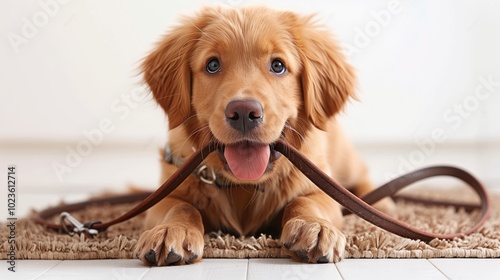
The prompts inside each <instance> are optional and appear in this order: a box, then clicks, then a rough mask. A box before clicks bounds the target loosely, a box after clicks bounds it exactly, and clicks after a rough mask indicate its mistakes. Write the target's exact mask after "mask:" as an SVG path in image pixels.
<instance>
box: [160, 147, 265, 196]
mask: <svg viewBox="0 0 500 280" xmlns="http://www.w3.org/2000/svg"><path fill="white" fill-rule="evenodd" d="M193 151H195V148H194V147H193ZM163 160H164V161H165V162H166V163H169V164H173V165H175V166H176V167H177V168H180V167H181V166H182V165H183V164H184V163H185V162H186V159H185V158H182V157H177V156H175V155H174V153H173V152H172V149H171V148H170V145H169V144H168V143H167V144H165V149H164V152H163ZM191 175H192V176H195V177H196V178H198V179H199V180H200V181H202V182H203V183H205V184H208V185H214V186H216V187H218V188H221V189H226V188H230V187H231V186H232V184H228V183H227V182H229V180H228V179H226V178H225V177H224V176H223V175H222V174H220V173H215V171H214V169H213V168H212V167H210V166H208V165H206V164H200V166H198V167H197V168H196V169H195V170H194V171H193V173H191ZM251 186H252V187H253V188H255V189H256V190H258V191H259V192H264V189H263V188H262V187H261V186H259V185H251Z"/></svg>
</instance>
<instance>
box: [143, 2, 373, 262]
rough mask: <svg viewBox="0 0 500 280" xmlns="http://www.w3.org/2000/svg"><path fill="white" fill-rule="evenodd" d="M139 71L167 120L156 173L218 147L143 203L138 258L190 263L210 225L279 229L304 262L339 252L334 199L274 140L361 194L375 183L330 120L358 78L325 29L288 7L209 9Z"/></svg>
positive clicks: (175, 32)
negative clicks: (154, 200) (148, 205)
mask: <svg viewBox="0 0 500 280" xmlns="http://www.w3.org/2000/svg"><path fill="white" fill-rule="evenodd" d="M142 69H143V72H144V79H145V81H146V82H147V84H148V85H149V87H150V89H151V91H152V93H153V96H154V98H155V99H156V101H157V102H158V104H159V105H160V106H161V107H162V108H163V109H164V110H165V113H166V114H167V115H168V120H169V128H170V131H169V134H168V135H169V146H170V147H171V150H172V154H171V155H169V156H168V158H169V159H168V160H167V161H168V162H165V163H163V165H164V166H163V169H164V176H163V178H162V180H165V179H166V178H167V177H168V176H170V175H171V174H172V172H173V170H175V168H176V166H179V165H181V164H182V161H183V160H184V159H186V158H187V157H189V155H190V154H192V153H193V151H194V150H197V149H200V148H201V147H202V146H204V145H206V144H207V143H208V142H210V141H215V142H216V143H217V144H218V147H219V148H218V152H216V153H212V154H211V155H210V156H208V157H207V158H206V160H205V161H204V163H203V166H202V167H201V168H199V169H198V170H197V172H195V173H193V174H192V176H190V177H189V178H188V179H187V180H186V181H185V182H184V183H183V184H182V185H181V186H180V187H178V188H177V189H176V190H175V191H174V192H172V193H171V194H170V195H169V196H168V197H167V198H165V199H164V200H162V201H161V202H160V203H158V204H157V205H156V206H155V207H153V208H152V209H150V210H149V212H148V214H147V217H146V220H145V227H146V229H147V230H146V231H145V232H144V233H143V234H142V236H141V237H140V240H139V241H138V244H137V247H136V255H137V257H138V258H139V259H140V260H141V261H142V262H143V263H144V264H145V265H176V264H188V263H193V262H195V261H197V260H199V259H200V258H201V257H202V255H203V246H204V241H203V234H204V233H205V232H210V231H217V230H222V231H224V232H229V233H232V234H235V235H245V236H248V235H257V234H260V233H266V234H271V235H274V236H276V237H279V238H280V240H281V242H282V243H283V245H284V246H285V247H286V248H288V249H289V250H290V252H291V254H292V255H294V256H295V258H296V259H298V260H301V261H304V262H311V263H323V262H336V261H339V260H340V259H341V258H342V256H343V254H344V249H345V242H346V239H345V237H344V235H343V234H342V232H341V228H342V215H341V207H340V206H339V205H338V204H337V202H335V201H334V200H333V199H331V198H330V197H329V196H327V195H326V194H325V193H323V192H322V191H321V190H319V189H318V188H317V187H316V186H315V185H314V184H312V183H311V182H310V181H309V180H308V179H307V178H306V177H305V176H304V175H303V174H302V173H301V172H300V171H298V170H297V169H296V168H295V167H294V166H293V165H292V164H291V163H290V162H289V161H288V160H287V159H286V158H285V157H280V154H279V153H278V152H276V151H275V150H274V149H273V143H275V142H276V141H277V140H278V139H280V138H281V139H284V140H285V141H287V142H288V143H289V144H291V145H293V146H294V147H296V148H297V149H299V150H300V151H301V152H302V153H304V154H305V155H306V156H307V157H308V158H310V159H311V160H312V161H313V162H314V163H315V164H316V165H317V166H318V167H320V168H321V169H322V170H323V171H324V172H326V173H327V174H329V175H330V176H332V177H333V178H335V179H336V180H337V181H339V182H341V183H342V184H344V185H345V186H348V187H352V188H353V191H354V192H355V193H356V194H357V195H363V194H365V193H367V192H369V191H371V190H372V189H373V185H372V183H371V182H370V179H369V178H368V177H367V170H366V168H365V166H364V164H363V162H362V161H361V160H360V159H359V157H358V155H357V154H356V152H355V150H354V149H353V147H352V146H351V144H350V142H349V141H347V140H346V139H345V138H344V136H343V134H342V132H341V130H340V129H339V126H338V124H337V123H336V122H335V120H334V117H335V115H336V114H337V113H338V112H339V111H341V109H342V107H343V106H344V104H345V103H346V102H347V101H348V100H349V99H350V98H351V97H353V96H354V94H355V92H354V91H355V75H354V72H353V69H352V67H351V66H350V65H349V64H348V63H347V62H346V60H345V58H344V56H343V55H342V54H341V51H340V49H339V46H338V44H337V43H336V42H335V41H334V40H333V39H332V37H331V35H330V34H329V33H328V32H327V31H325V30H324V29H322V28H321V27H319V26H317V25H316V24H315V23H314V21H313V20H312V19H311V17H310V16H308V17H304V16H300V15H297V14H295V13H292V12H280V11H274V10H271V9H268V8H264V7H250V8H242V9H225V8H204V9H203V10H202V11H201V12H200V13H199V14H197V15H196V16H194V17H189V18H185V19H184V20H183V21H182V23H181V24H180V25H179V26H177V27H175V28H174V29H172V30H171V31H170V32H169V33H168V34H167V35H166V36H165V37H164V38H163V39H162V40H161V41H160V43H159V44H158V46H157V47H156V49H155V50H154V51H153V52H152V53H151V54H150V55H149V56H148V57H147V58H146V59H145V61H144V64H143V68H142Z"/></svg>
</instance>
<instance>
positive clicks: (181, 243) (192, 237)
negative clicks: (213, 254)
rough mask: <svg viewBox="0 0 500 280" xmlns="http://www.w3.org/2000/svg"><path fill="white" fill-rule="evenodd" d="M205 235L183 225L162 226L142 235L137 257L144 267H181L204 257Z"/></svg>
mask: <svg viewBox="0 0 500 280" xmlns="http://www.w3.org/2000/svg"><path fill="white" fill-rule="evenodd" d="M203 246H204V240H203V234H202V233H201V232H200V231H199V230H197V229H192V228H189V227H188V226H186V225H183V224H168V225H167V224H162V225H158V226H156V227H154V228H152V229H150V230H147V231H145V232H144V233H142V235H141V237H140V238H139V241H138V242H137V246H136V249H135V255H136V257H137V258H138V259H140V260H141V261H142V263H143V264H144V265H149V266H151V265H158V266H164V265H180V264H190V263H193V262H196V261H198V260H199V259H200V258H201V256H202V255H203Z"/></svg>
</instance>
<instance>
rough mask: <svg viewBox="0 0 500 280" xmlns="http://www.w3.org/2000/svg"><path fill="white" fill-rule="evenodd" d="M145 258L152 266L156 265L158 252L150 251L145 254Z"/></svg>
mask: <svg viewBox="0 0 500 280" xmlns="http://www.w3.org/2000/svg"><path fill="white" fill-rule="evenodd" d="M144 258H145V259H146V260H147V261H148V262H149V263H151V264H156V251H155V250H154V249H149V251H147V252H146V254H144Z"/></svg>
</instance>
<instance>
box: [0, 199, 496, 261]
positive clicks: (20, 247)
mask: <svg viewBox="0 0 500 280" xmlns="http://www.w3.org/2000/svg"><path fill="white" fill-rule="evenodd" d="M431 192H432V196H440V197H451V198H456V199H455V201H457V200H460V201H464V200H465V201H470V200H473V201H474V195H473V194H468V193H467V192H464V191H462V190H460V191H457V190H448V191H446V192H444V191H440V192H437V191H435V190H433V191H419V192H418V195H419V196H429V195H430V193H431ZM492 204H493V212H492V215H491V217H490V219H489V221H488V222H487V223H486V224H485V225H484V227H483V228H482V229H481V230H480V231H479V232H477V233H475V234H472V235H470V236H467V237H466V238H464V239H455V240H433V241H431V242H430V243H428V244H426V243H424V242H420V241H416V240H410V239H405V238H402V237H399V236H396V235H393V234H390V233H388V232H386V231H384V230H381V229H379V228H377V227H375V226H373V225H371V224H369V223H367V222H365V221H363V220H361V219H360V218H358V217H356V216H354V215H351V216H348V217H347V218H346V222H345V227H344V232H345V234H346V236H347V246H346V252H345V258H455V257H460V258H498V257H500V196H493V197H492ZM131 206H132V205H118V206H112V207H111V206H100V207H89V208H88V209H85V210H83V211H80V212H75V213H72V214H74V216H75V217H77V218H78V219H79V220H80V221H89V220H103V221H107V220H110V219H111V218H113V217H116V216H118V215H119V214H121V213H124V212H126V211H127V210H129V209H130V208H131ZM478 216H479V213H475V212H473V213H471V214H469V213H465V211H463V210H458V211H456V210H455V209H453V208H446V207H429V206H420V205H415V204H411V203H406V202H398V203H397V213H395V217H396V218H398V219H401V220H403V221H405V222H407V223H410V224H411V225H413V226H415V227H417V228H420V229H424V230H428V231H432V232H436V233H449V232H456V231H463V230H464V229H466V228H469V227H470V225H471V224H472V223H473V222H474V221H476V220H477V219H478ZM143 217H144V216H143V215H142V216H139V217H136V218H134V219H132V220H129V221H127V222H125V223H123V224H120V225H116V226H113V227H111V228H109V229H108V231H107V232H105V233H102V234H100V235H98V236H97V237H96V238H93V239H88V238H85V237H84V236H73V237H70V236H67V235H63V234H57V233H54V232H52V231H48V230H46V229H44V228H43V227H41V226H39V225H37V224H35V223H34V222H32V221H31V220H30V219H29V218H26V219H20V220H18V221H17V223H16V257H17V259H64V260H74V259H128V258H133V251H134V246H135V244H136V243H137V239H138V237H139V236H140V234H141V232H142V230H141V221H142V220H143V219H142V218H143ZM8 234H9V229H8V227H7V226H6V225H5V223H2V225H1V227H0V242H1V243H0V258H1V259H6V258H7V252H8V249H9V243H8V241H7V238H8ZM203 257H205V258H286V257H289V253H288V252H287V250H286V249H284V248H283V247H282V246H281V244H280V243H279V242H278V240H275V239H272V238H271V237H269V236H265V235H261V236H260V237H258V238H254V237H250V238H236V237H234V236H230V235H223V234H219V233H210V234H207V235H206V236H205V251H204V255H203Z"/></svg>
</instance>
